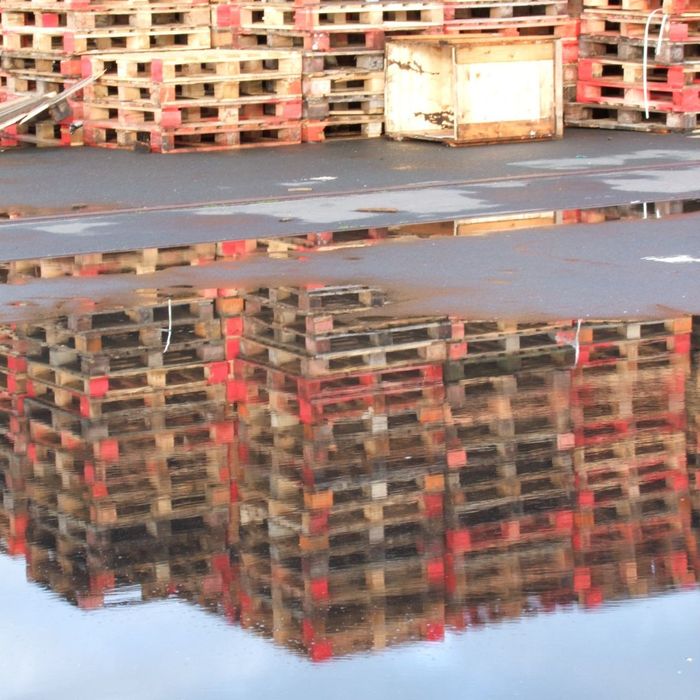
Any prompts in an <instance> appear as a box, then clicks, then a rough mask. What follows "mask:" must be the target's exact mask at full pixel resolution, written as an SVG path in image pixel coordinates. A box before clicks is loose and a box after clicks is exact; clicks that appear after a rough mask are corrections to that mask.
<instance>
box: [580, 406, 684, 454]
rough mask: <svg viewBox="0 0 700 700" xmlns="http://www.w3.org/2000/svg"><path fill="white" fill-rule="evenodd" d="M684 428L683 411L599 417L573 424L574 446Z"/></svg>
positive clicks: (671, 431)
mask: <svg viewBox="0 0 700 700" xmlns="http://www.w3.org/2000/svg"><path fill="white" fill-rule="evenodd" d="M684 428H685V412H683V411H680V412H670V411H666V412H663V413H653V414H647V415H643V416H640V417H636V416H630V417H625V418H610V419H600V420H595V421H591V422H589V423H586V424H585V425H575V426H574V436H575V443H576V447H586V446H590V445H596V444H604V443H610V442H617V441H618V440H621V439H623V438H628V437H632V436H635V435H639V434H643V433H647V432H657V433H675V432H677V431H678V430H683V429H684Z"/></svg>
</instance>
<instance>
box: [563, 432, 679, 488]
mask: <svg viewBox="0 0 700 700" xmlns="http://www.w3.org/2000/svg"><path fill="white" fill-rule="evenodd" d="M686 448H687V440H686V435H685V433H684V432H680V431H676V432H669V433H658V432H656V431H649V432H645V433H642V434H639V433H635V434H632V435H628V436H624V437H622V438H621V439H620V440H613V441H609V442H605V443H594V444H592V445H588V446H586V445H584V446H582V447H577V448H576V449H575V450H574V454H573V463H574V469H575V471H576V473H577V474H579V475H580V476H582V477H585V476H586V475H587V474H589V473H595V472H598V471H602V472H607V471H617V470H623V471H624V470H627V469H641V470H648V469H653V468H655V467H661V466H665V467H666V468H668V469H679V470H682V469H684V468H685V464H686Z"/></svg>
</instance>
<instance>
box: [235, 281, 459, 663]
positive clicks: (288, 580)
mask: <svg viewBox="0 0 700 700" xmlns="http://www.w3.org/2000/svg"><path fill="white" fill-rule="evenodd" d="M384 303H385V298H384V294H383V293H382V292H381V290H378V289H373V288H370V287H362V286H347V287H322V288H313V287H311V288H303V287H302V288H299V287H293V288H290V287H276V288H272V289H258V290H254V291H252V292H250V293H247V294H246V308H245V313H244V333H243V338H242V340H241V355H240V357H239V358H238V359H237V360H236V361H235V375H236V380H235V381H236V387H237V388H236V398H237V400H238V402H239V403H238V412H239V460H240V462H239V465H238V475H239V480H238V489H239V496H240V499H241V505H240V512H241V532H240V542H241V578H242V584H241V585H242V590H243V592H244V593H245V596H246V601H247V604H246V605H245V606H243V605H242V610H243V612H242V619H243V620H244V621H245V624H247V625H257V626H258V627H263V628H267V629H268V630H274V634H275V637H276V638H277V639H278V641H280V642H282V643H285V644H289V645H290V646H293V647H294V646H295V645H296V646H297V647H298V648H300V649H301V650H302V651H303V652H304V653H306V654H308V655H309V656H310V657H311V658H312V659H316V660H320V659H322V658H327V657H329V656H331V655H338V654H344V653H348V652H349V651H353V650H358V649H372V648H381V647H383V646H386V645H387V644H388V643H390V642H393V643H397V642H398V641H401V640H407V639H416V638H428V639H436V638H440V637H441V636H442V634H443V628H444V611H443V603H442V585H443V581H444V565H443V490H444V470H445V452H444V449H445V440H444V431H445V416H446V406H445V403H444V389H443V386H442V361H443V360H444V358H445V351H446V343H445V338H446V337H447V336H449V334H450V333H451V324H450V323H449V321H448V320H447V319H445V318H444V317H443V318H433V317H431V318H417V319H407V320H392V319H391V318H390V317H386V318H381V307H382V306H383V305H384ZM378 315H379V316H378ZM409 600H412V601H413V603H412V605H413V606H416V607H414V610H415V613H416V614H415V615H414V619H413V620H412V621H410V622H408V621H406V620H405V619H403V618H404V611H405V610H406V606H407V604H408V602H407V601H409ZM338 615H344V616H347V618H348V624H347V625H341V626H339V627H338V626H337V625H335V624H333V620H334V619H336V618H337V616H338Z"/></svg>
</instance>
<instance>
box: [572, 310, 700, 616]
mask: <svg viewBox="0 0 700 700" xmlns="http://www.w3.org/2000/svg"><path fill="white" fill-rule="evenodd" d="M689 331H690V318H678V319H669V320H666V321H657V322H655V321H651V322H642V323H637V322H601V323H594V322H591V323H586V324H584V325H583V326H582V328H581V332H580V359H579V363H578V367H577V369H576V370H575V371H574V373H573V378H572V389H573V391H572V411H573V424H574V432H575V436H576V448H575V451H574V471H575V473H576V481H577V489H576V493H577V499H578V504H577V510H576V530H575V535H574V545H575V550H576V555H575V556H576V572H575V586H576V592H577V594H578V596H579V600H580V601H581V602H582V603H584V604H586V605H597V604H599V603H601V602H602V601H604V600H606V599H609V598H619V597H628V596H630V595H631V596H634V595H642V594H648V593H649V592H651V591H653V590H659V589H664V588H667V587H670V586H674V585H678V584H684V583H688V582H690V581H692V578H693V574H692V572H691V571H689V568H688V550H687V548H688V546H689V538H690V539H692V537H691V530H690V519H689V518H690V508H689V503H688V473H687V468H686V433H685V412H686V404H685V384H686V381H687V377H688V372H689V366H690V364H689V359H690V357H689V353H690V335H689Z"/></svg>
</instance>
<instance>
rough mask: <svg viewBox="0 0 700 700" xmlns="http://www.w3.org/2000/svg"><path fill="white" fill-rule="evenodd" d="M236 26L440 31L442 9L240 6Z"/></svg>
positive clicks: (391, 1) (426, 5)
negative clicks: (434, 29) (433, 29)
mask: <svg viewBox="0 0 700 700" xmlns="http://www.w3.org/2000/svg"><path fill="white" fill-rule="evenodd" d="M239 13H240V14H239V19H238V22H239V23H238V26H239V27H240V29H242V30H248V31H251V30H256V29H271V30H288V31H300V30H301V31H307V32H313V31H319V32H321V31H322V32H342V33H345V32H356V31H359V32H363V31H371V30H383V31H390V30H393V31H404V30H412V29H431V28H438V27H442V24H443V9H442V5H440V4H438V3H434V2H421V1H418V2H410V1H409V2H401V1H397V0H380V2H372V3H369V2H325V1H324V0H319V1H318V2H314V3H312V4H306V5H295V4H293V3H279V2H278V3H264V4H247V3H241V5H240V10H239Z"/></svg>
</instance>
